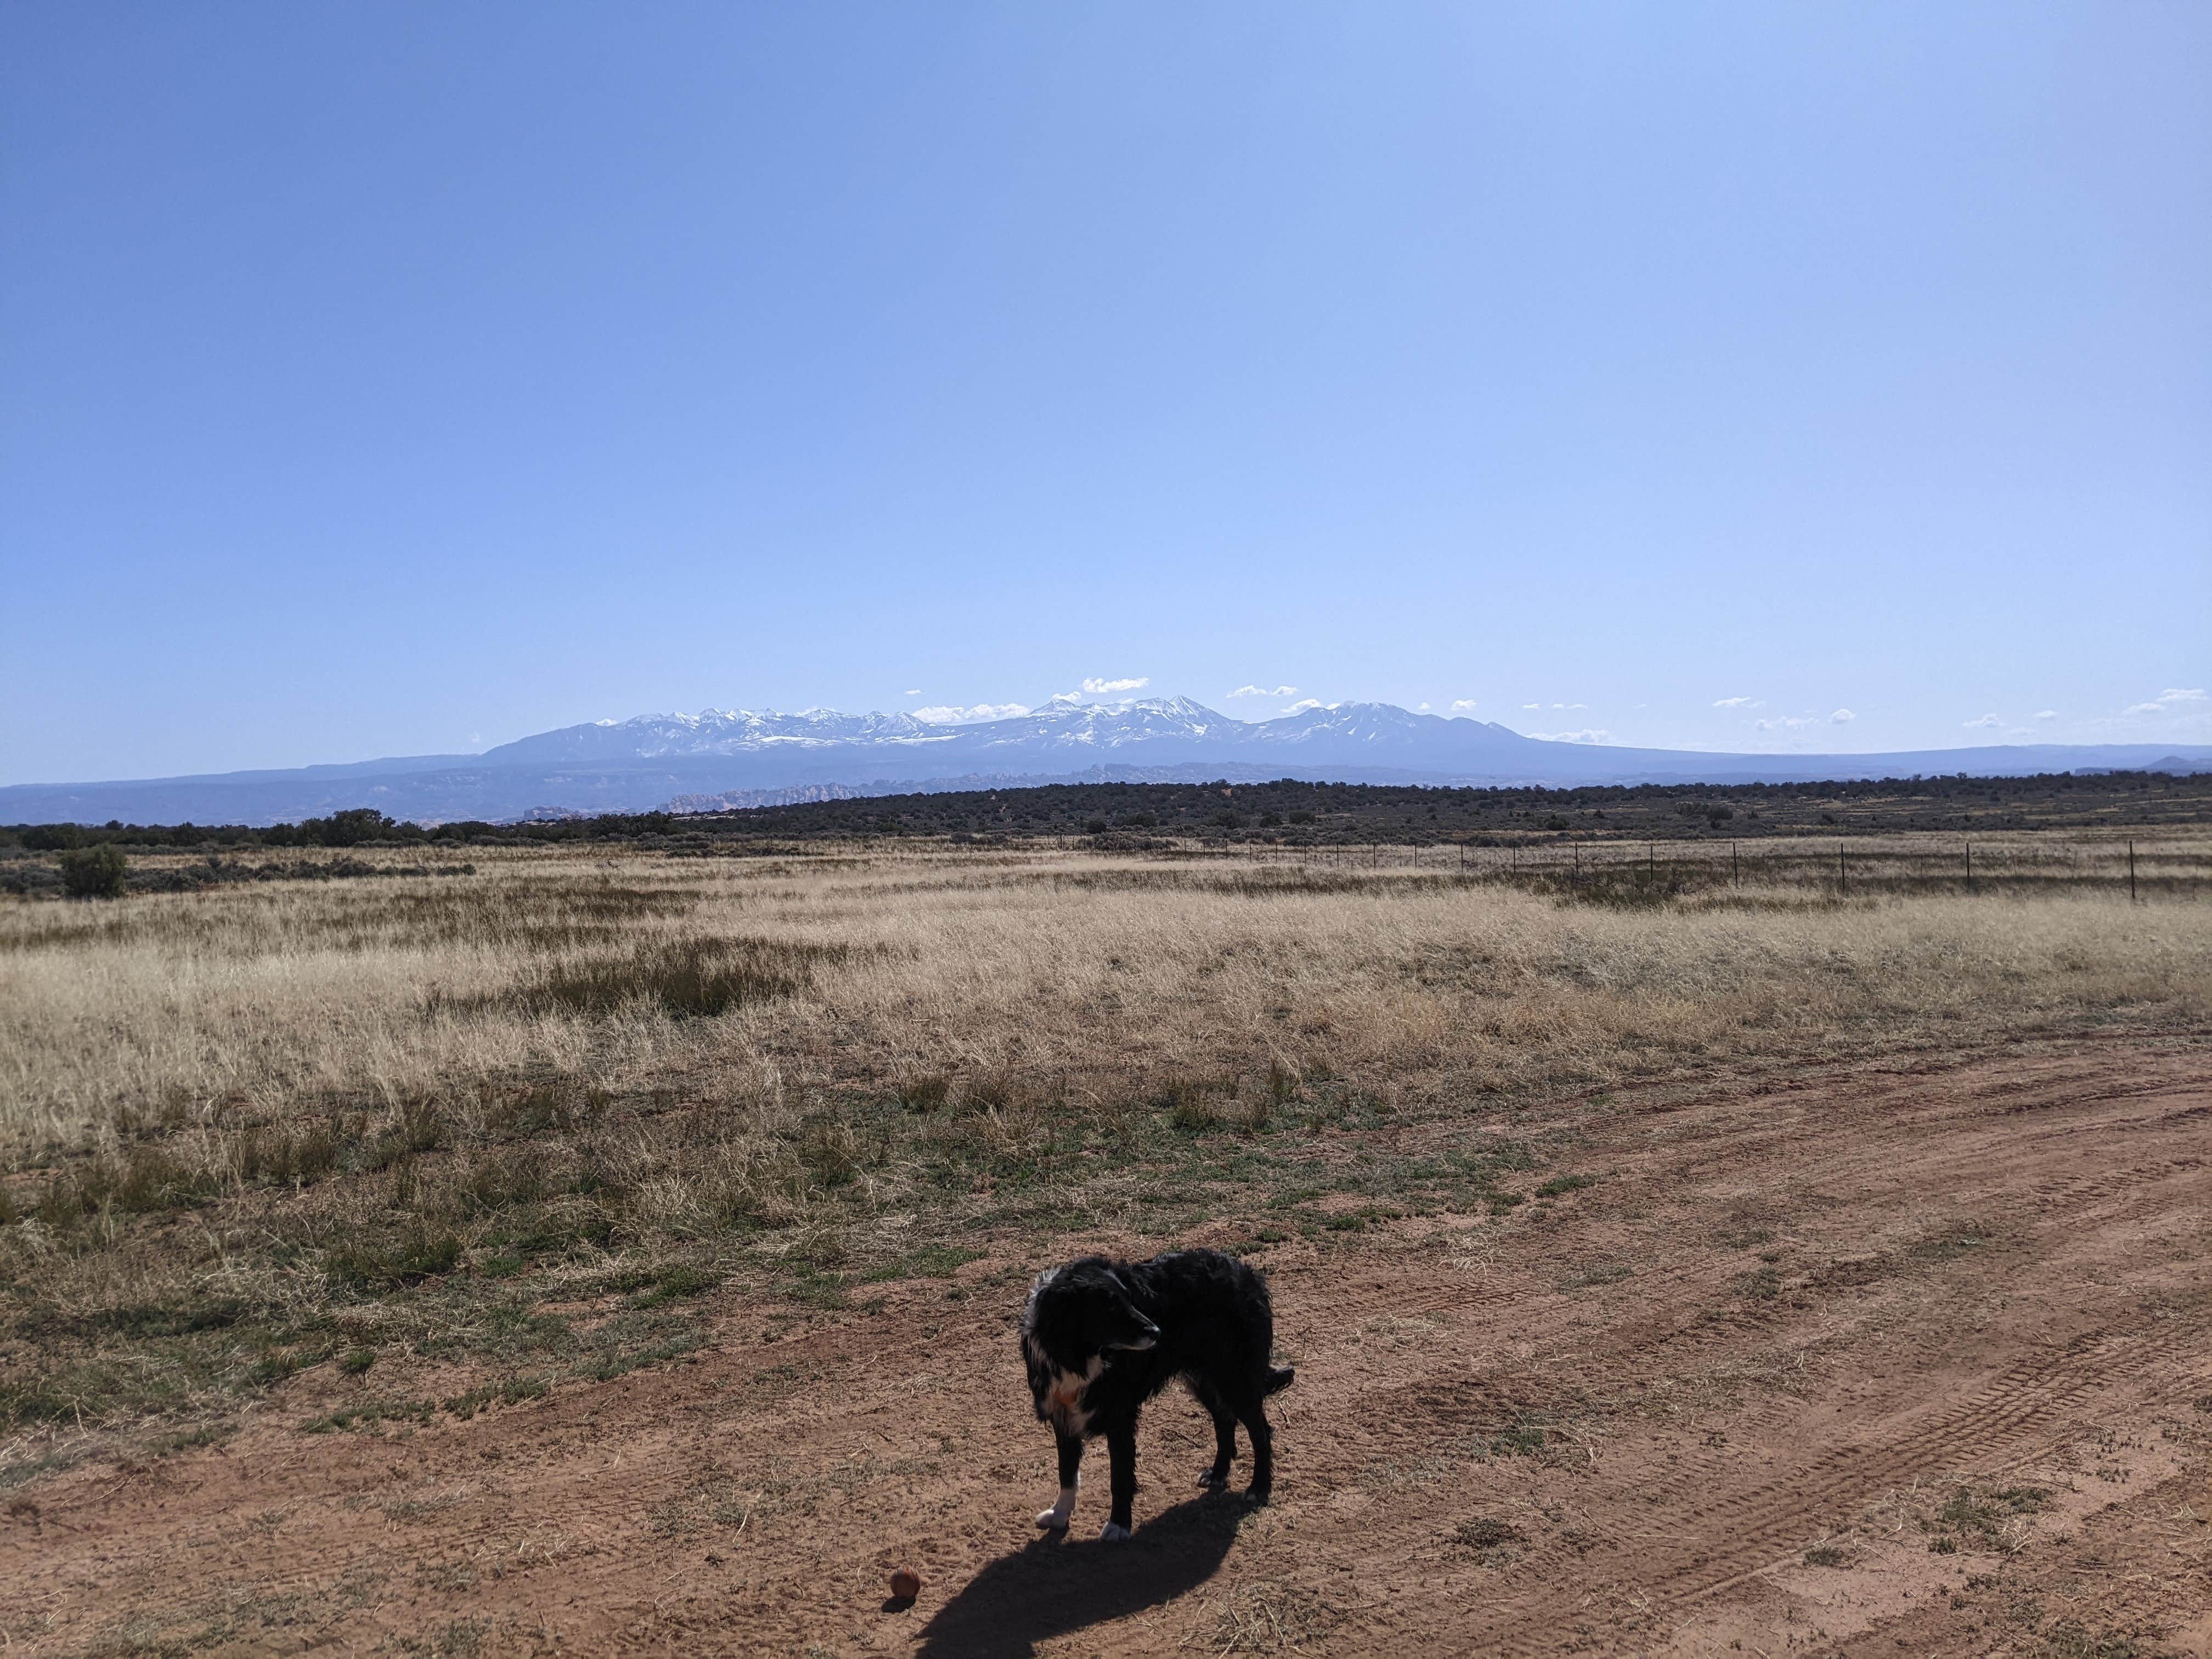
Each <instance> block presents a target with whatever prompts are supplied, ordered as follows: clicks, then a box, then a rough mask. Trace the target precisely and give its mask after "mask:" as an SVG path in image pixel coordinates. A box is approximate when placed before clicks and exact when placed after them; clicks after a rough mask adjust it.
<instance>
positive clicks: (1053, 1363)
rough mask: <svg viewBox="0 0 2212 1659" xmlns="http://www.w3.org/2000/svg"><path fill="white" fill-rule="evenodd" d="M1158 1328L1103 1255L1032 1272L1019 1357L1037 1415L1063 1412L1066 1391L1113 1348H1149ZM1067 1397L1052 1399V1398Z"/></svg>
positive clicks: (1101, 1365)
mask: <svg viewBox="0 0 2212 1659" xmlns="http://www.w3.org/2000/svg"><path fill="white" fill-rule="evenodd" d="M1158 1340H1160V1328H1159V1327H1158V1325H1155V1324H1154V1323H1153V1322H1152V1321H1151V1320H1150V1319H1148V1318H1146V1316H1145V1314H1144V1312H1143V1310H1141V1309H1139V1307H1138V1306H1137V1304H1136V1302H1135V1300H1134V1299H1133V1297H1131V1296H1130V1294H1129V1286H1128V1285H1127V1282H1126V1281H1124V1280H1123V1279H1122V1278H1121V1275H1120V1274H1119V1273H1115V1271H1114V1268H1113V1264H1112V1263H1110V1262H1109V1261H1107V1260H1106V1258H1105V1257H1103V1256H1097V1255H1091V1256H1085V1257H1084V1258H1083V1260H1081V1261H1071V1262H1070V1263H1068V1265H1067V1266H1066V1267H1054V1268H1052V1269H1051V1270H1049V1271H1048V1272H1046V1273H1039V1274H1038V1275H1037V1279H1036V1284H1034V1285H1030V1300H1029V1306H1028V1307H1027V1308H1025V1309H1024V1310H1023V1313H1022V1360H1023V1363H1024V1365H1026V1367H1027V1368H1028V1370H1029V1377H1030V1394H1031V1395H1034V1396H1036V1412H1037V1415H1038V1417H1040V1418H1047V1417H1050V1416H1052V1415H1053V1414H1054V1413H1053V1407H1054V1404H1055V1403H1058V1404H1059V1405H1060V1407H1061V1408H1062V1411H1063V1413H1065V1412H1066V1410H1068V1409H1071V1408H1073V1405H1074V1403H1075V1401H1074V1400H1073V1397H1072V1393H1071V1391H1079V1390H1080V1389H1081V1388H1082V1387H1083V1386H1084V1385H1085V1384H1087V1383H1090V1382H1091V1380H1092V1379H1094V1378H1096V1377H1097V1375H1098V1373H1099V1372H1100V1371H1101V1370H1104V1369H1105V1366H1106V1364H1107V1363H1108V1362H1109V1360H1110V1359H1111V1358H1113V1356H1114V1355H1115V1353H1118V1352H1137V1351H1139V1350H1141V1349H1145V1348H1149V1347H1151V1346H1152V1345H1153V1344H1154V1343H1156V1342H1158ZM1056 1395H1057V1396H1070V1397H1067V1398H1060V1399H1058V1400H1057V1402H1056V1401H1055V1396H1056Z"/></svg>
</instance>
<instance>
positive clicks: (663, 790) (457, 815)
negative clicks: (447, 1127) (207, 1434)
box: [0, 697, 2212, 824]
mask: <svg viewBox="0 0 2212 1659" xmlns="http://www.w3.org/2000/svg"><path fill="white" fill-rule="evenodd" d="M2088 770H2105V771H2111V770H2157V771H2170V772H2193V771H2212V748H2189V749H2177V748H2175V747H2173V746H2172V745H2171V744H1991V745H1986V746H1984V747H1980V748H1973V749H1937V750H1912V751H1907V752H1902V753H1893V754H1878V755H1731V754H1708V753H1704V752H1700V751H1696V750H1668V749H1625V748H1614V747H1611V746H1608V745H1606V744H1592V743H1569V742H1558V741H1553V740H1550V739H1547V738H1529V737H1523V736H1522V734H1521V733H1519V732H1514V731H1511V730H1509V729H1508V728H1507V727H1505V726H1499V725H1498V724H1496V723H1495V722H1492V721H1488V720H1466V719H1457V720H1448V719H1445V718H1443V716H1441V715H1437V714H1416V713H1413V712H1412V711H1411V710H1408V709H1404V708H1397V707H1396V706H1395V705H1394V704H1390V703H1382V702H1346V703H1338V704H1336V705H1335V706H1334V707H1333V708H1322V707H1316V708H1302V709H1299V710H1297V711H1296V712H1294V713H1291V714H1283V715H1279V716H1278V717H1276V718H1275V719H1273V720H1237V719H1235V718H1234V717H1232V716H1231V715H1227V714H1219V713H1217V712H1216V711H1215V710H1213V709H1211V708H1206V706H1205V705H1204V704H1202V703H1198V702H1192V701H1191V700H1190V699H1189V698H1188V697H1144V698H1139V699H1136V700H1134V701H1132V702H1118V703H1083V702H1069V701H1066V700H1062V699H1055V700H1054V701H1053V702H1048V703H1046V704H1045V705H1043V706H1042V708H1036V709H1034V710H1032V711H1031V712H1030V713H1029V714H1019V715H1015V716H1012V717H1011V718H1008V719H1005V720H983V721H978V722H975V723H974V724H971V725H963V726H944V725H933V724H931V723H930V722H928V721H925V720H917V719H916V718H915V716H913V715H911V714H841V713H839V712H838V711H836V710H835V709H829V708H810V709H803V710H801V711H799V713H797V714H782V713H779V712H776V711H774V710H752V709H744V708H731V709H707V710H704V711H702V712H701V713H699V714H644V715H640V716H639V717H638V718H636V719H635V720H616V721H610V722H606V723H596V722H595V723H592V724H589V725H584V726H563V727H562V728H561V729H560V730H558V731H553V732H539V733H538V734H537V735H536V736H534V737H527V738H520V739H518V740H517V741H515V742H513V743H507V744H500V745H499V746H498V747H497V748H495V749H490V750H486V751H485V752H484V753H483V754H481V755H416V756H409V757H395V758H391V759H386V760H376V761H360V762H355V763H349V764H344V765H320V766H308V767H302V768H300V769H296V770H291V771H264V772H230V773H223V774H220V775H210V776H202V777H184V778H161V779H153V780H141V781H128V782H113V783H77V784H17V785H14V786H12V787H6V788H0V823H68V822H75V823H106V822H108V821H109V820H110V819H121V820H122V821H124V822H125V823H185V822H187V821H189V822H191V823H247V824H265V823H287V822H295V821H297V820H298V819H301V818H307V817H326V816H328V815H329V814H330V813H331V812H334V811H342V810H343V809H345V808H347V807H352V806H368V805H373V806H375V807H377V808H378V809H379V810H380V811H384V812H386V813H389V814H390V815H391V816H392V817H397V818H412V819H415V820H416V821H418V822H421V823H448V822H451V821H453V820H455V819H461V818H482V819H486V820H490V821H494V822H513V821H516V820H520V819H528V820H532V821H539V822H543V821H551V820H557V819H559V818H562V817H582V816H588V815H591V814H594V813H599V812H641V811H654V810H665V811H677V812H703V811H734V810H744V809H745V808H749V807H760V806H782V805H795V804H798V803H801V802H805V801H816V800H842V799H852V798H854V797H856V796H862V795H878V794H887V793H895V792H897V791H910V790H917V789H926V790H944V789H957V788H963V787H966V788H975V787H1006V786H1016V785H1026V784H1040V783H1055V782H1069V783H1073V782H1130V783H1150V782H1159V783H1171V782H1186V781H1203V780H1206V779H1209V778H1222V779H1225V780H1227V781H1232V782H1234V781H1262V780H1267V779H1273V778H1279V777H1295V778H1303V779H1307V780H1310V781H1326V782H1333V783H1392V784H1429V785H1460V786H1464V785H1476V786H1495V787H1526V786H1529V785H1539V786H1546V787H1573V786H1577V785H1588V784H1633V783H1753V782H1759V783H1792V782H1813V781H1822V780H1837V781H1842V780H1847V779H1856V778H1882V777H1899V778H1903V777H1912V776H1916V775H1918V776H1929V775H1937V774H1949V773H1966V774H1967V775H1972V776H1985V777H2008V776H2020V775H2027V774H2033V773H2038V772H2076V771H2088Z"/></svg>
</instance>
